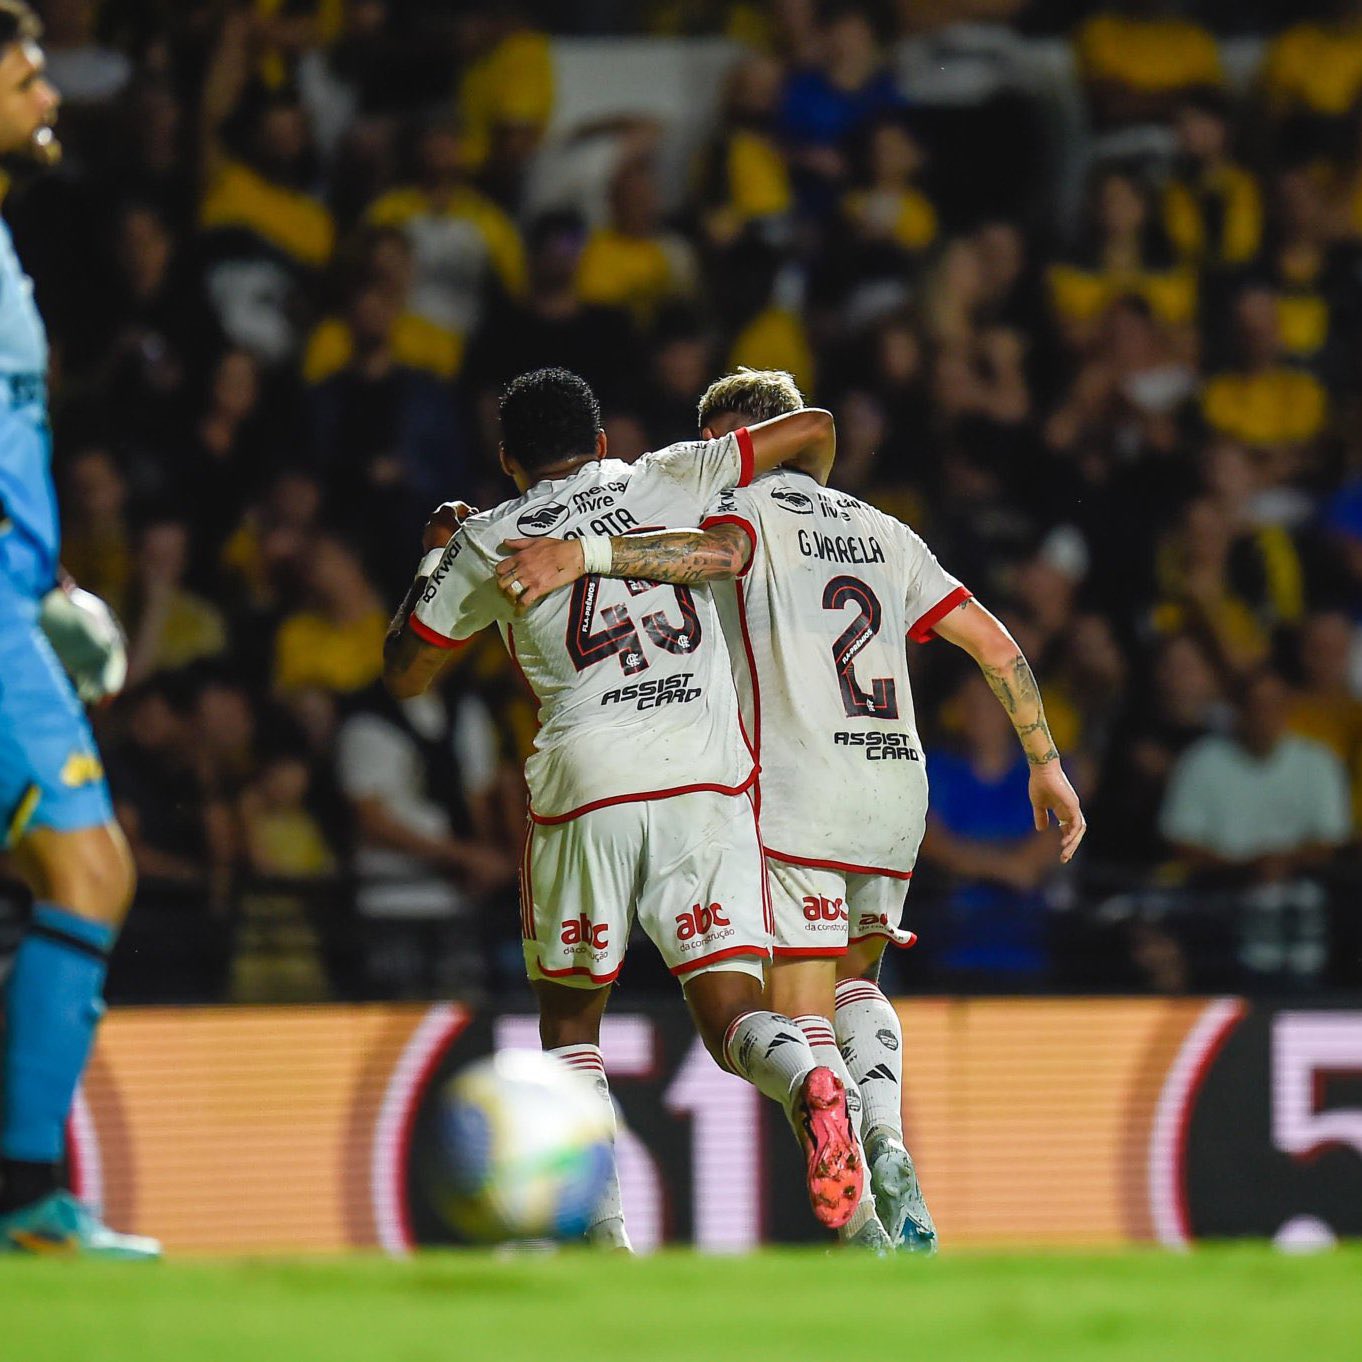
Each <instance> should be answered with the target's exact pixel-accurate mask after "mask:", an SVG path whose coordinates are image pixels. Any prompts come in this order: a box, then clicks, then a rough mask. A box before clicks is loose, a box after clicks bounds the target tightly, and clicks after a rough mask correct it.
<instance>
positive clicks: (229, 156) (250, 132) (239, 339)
mask: <svg viewBox="0 0 1362 1362" xmlns="http://www.w3.org/2000/svg"><path fill="white" fill-rule="evenodd" d="M249 40H250V19H249V16H247V15H245V14H243V13H241V12H240V11H237V12H234V13H233V14H232V15H230V16H229V17H228V18H227V19H226V20H225V21H224V24H223V27H222V31H221V35H220V41H219V43H218V47H217V50H216V51H215V53H214V54H213V59H212V63H211V65H210V67H209V69H208V72H207V74H206V76H205V79H204V86H203V94H202V115H201V116H202V120H203V156H204V192H203V198H202V201H201V203H200V205H199V225H200V227H201V228H202V231H203V237H202V241H203V247H204V250H205V252H206V254H207V257H208V260H209V264H208V268H207V274H206V278H207V283H208V291H209V295H210V297H211V298H212V301H213V305H214V307H215V308H216V310H217V313H218V317H219V319H220V321H221V323H222V327H223V329H224V330H225V331H226V333H227V335H228V336H229V337H230V338H231V340H232V341H233V342H234V343H235V344H237V345H240V346H242V347H243V348H245V349H247V350H250V351H251V352H252V353H253V354H255V355H257V356H258V357H259V358H260V359H261V360H262V361H264V362H265V363H270V364H277V363H281V362H283V361H285V360H288V359H291V358H292V357H293V356H294V355H295V354H296V353H297V352H298V349H299V347H300V345H301V343H302V336H301V335H300V334H299V332H298V327H297V317H298V315H299V313H300V310H301V307H302V298H303V296H304V295H305V294H306V292H307V290H309V289H310V288H311V287H312V286H313V281H314V275H315V272H316V271H318V270H320V269H321V268H322V267H323V266H324V265H325V264H326V263H327V261H328V260H330V258H331V251H332V248H333V246H334V244H335V223H334V222H333V220H332V217H331V214H330V213H329V212H328V211H327V209H326V207H325V205H324V204H323V203H321V202H320V200H319V199H318V198H317V197H316V196H315V195H314V194H313V193H312V173H313V170H314V158H313V154H312V146H311V142H310V133H309V129H308V124H307V118H306V116H305V114H304V112H303V109H302V107H301V105H300V104H299V103H298V102H297V100H296V98H295V97H293V96H291V95H289V94H288V93H286V92H283V91H281V92H278V93H275V94H272V95H270V96H268V97H262V98H259V99H256V100H254V101H252V103H251V104H250V105H248V106H247V107H246V108H244V109H243V110H238V102H239V101H240V100H241V96H242V93H243V91H244V90H245V88H246V84H247V81H248V79H249V77H250V43H249ZM234 116H235V118H236V119H238V120H239V122H240V124H241V125H242V126H240V128H239V129H238V128H236V127H234V128H233V129H232V130H231V137H230V142H229V140H228V132H227V129H226V127H225V125H226V124H227V122H228V120H229V118H233V117H234Z"/></svg>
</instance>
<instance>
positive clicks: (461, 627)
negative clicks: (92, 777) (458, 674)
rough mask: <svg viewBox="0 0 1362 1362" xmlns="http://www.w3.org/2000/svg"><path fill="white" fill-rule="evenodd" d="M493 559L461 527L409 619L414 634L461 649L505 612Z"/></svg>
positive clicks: (465, 528)
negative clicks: (463, 644)
mask: <svg viewBox="0 0 1362 1362" xmlns="http://www.w3.org/2000/svg"><path fill="white" fill-rule="evenodd" d="M505 600H506V598H505V597H504V596H503V595H502V594H501V592H500V591H499V590H498V589H497V584H496V574H495V572H494V569H493V560H492V559H491V558H490V557H489V556H488V555H487V553H486V551H485V550H484V549H483V548H482V546H481V545H480V544H479V543H478V542H477V540H476V539H475V538H474V537H473V536H472V535H471V534H470V533H469V532H468V527H467V526H463V527H461V528H460V529H459V530H458V532H457V533H456V534H455V535H454V537H453V538H452V539H451V540H450V541H449V543H448V545H447V546H446V548H445V554H444V557H443V558H441V559H440V561H439V563H437V564H436V566H435V571H434V572H432V573H431V574H430V580H429V581H427V582H426V589H425V592H424V593H423V595H422V596H421V599H420V600H419V601H417V602H416V608H415V609H414V610H413V611H412V612H411V616H410V618H409V620H408V623H409V624H410V625H411V629H412V632H413V633H414V634H416V635H417V636H418V637H419V638H420V639H422V640H423V641H424V642H426V643H430V644H433V645H434V646H435V647H437V648H457V647H458V646H459V644H461V643H466V642H467V641H468V640H469V639H470V638H472V636H473V635H474V634H476V633H477V632H478V630H479V629H485V628H486V627H487V626H488V625H489V624H493V623H495V622H496V621H497V620H499V619H501V618H502V617H503V614H504V613H505V606H504V603H505Z"/></svg>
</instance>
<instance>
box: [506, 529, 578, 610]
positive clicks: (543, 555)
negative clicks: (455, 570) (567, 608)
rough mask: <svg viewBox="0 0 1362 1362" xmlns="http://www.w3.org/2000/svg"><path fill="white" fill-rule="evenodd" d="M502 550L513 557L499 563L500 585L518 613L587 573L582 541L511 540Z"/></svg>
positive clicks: (549, 539)
mask: <svg viewBox="0 0 1362 1362" xmlns="http://www.w3.org/2000/svg"><path fill="white" fill-rule="evenodd" d="M501 547H502V551H503V552H505V553H508V554H510V557H509V558H503V559H502V560H501V562H499V563H498V564H497V585H498V586H499V587H500V588H501V589H502V591H503V592H504V593H505V596H506V599H507V600H508V601H510V602H511V604H512V605H514V606H515V608H516V609H517V610H528V609H529V608H530V606H532V605H533V604H534V603H535V602H536V601H539V600H543V598H544V597H545V596H547V595H548V594H549V593H550V592H551V591H557V590H558V589H559V587H564V586H571V585H572V583H573V582H575V581H576V580H577V578H578V577H580V576H581V575H582V573H583V571H584V570H585V565H584V564H583V562H582V545H581V541H580V540H578V539H553V538H548V539H508V540H507V541H506V542H505V543H504V544H503V545H502V546H501Z"/></svg>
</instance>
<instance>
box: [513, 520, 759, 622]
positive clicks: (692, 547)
mask: <svg viewBox="0 0 1362 1362" xmlns="http://www.w3.org/2000/svg"><path fill="white" fill-rule="evenodd" d="M503 547H505V548H506V549H509V550H510V551H511V556H510V557H509V558H503V559H502V560H501V562H499V563H498V564H497V585H498V586H500V587H501V589H502V591H503V592H505V594H506V596H507V598H508V599H509V600H511V601H512V602H514V603H515V605H516V607H517V608H518V609H522V610H524V609H527V608H528V607H529V606H532V605H533V604H534V603H535V602H536V601H538V600H542V599H543V598H544V597H545V596H547V595H548V594H549V593H550V592H552V591H557V590H558V589H559V588H560V587H564V586H571V585H572V583H573V582H575V581H576V580H577V578H578V577H580V576H582V574H583V572H584V571H585V568H584V567H583V564H582V545H581V543H580V541H579V540H576V539H508V540H507V541H506V543H505V545H504V546H503ZM610 548H611V552H612V556H613V561H612V563H611V566H610V571H609V572H608V573H606V574H605V575H606V576H609V577H627V578H629V579H630V580H631V581H643V582H673V583H675V584H676V585H677V586H698V585H701V584H703V583H705V582H722V581H728V580H730V579H731V578H734V577H738V576H741V575H742V572H743V569H744V568H746V566H747V564H748V562H749V561H750V560H751V557H752V541H751V539H750V538H749V537H748V534H747V531H746V530H744V529H743V528H742V527H741V526H739V525H731V524H726V525H715V526H714V527H713V529H709V530H656V531H653V532H652V533H650V534H622V535H617V536H616V537H615V538H613V539H611V541H610ZM516 583H518V584H519V588H523V590H521V589H519V588H518V587H517V586H516V585H514V584H516Z"/></svg>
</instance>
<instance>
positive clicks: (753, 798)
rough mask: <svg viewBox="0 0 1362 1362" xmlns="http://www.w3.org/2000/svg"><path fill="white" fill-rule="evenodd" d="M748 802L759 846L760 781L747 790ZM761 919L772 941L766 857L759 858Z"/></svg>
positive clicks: (772, 915) (773, 912)
mask: <svg viewBox="0 0 1362 1362" xmlns="http://www.w3.org/2000/svg"><path fill="white" fill-rule="evenodd" d="M747 799H748V803H750V804H751V806H752V825H753V827H754V828H755V829H756V833H757V846H758V847H760V846H761V782H760V781H757V782H756V784H754V785H753V787H752V788H751V789H750V790H749V791H748V792H747ZM761 920H762V925H763V926H764V927H765V928H766V935H767V936H769V937H770V938H771V939H772V940H773V941H774V940H775V935H776V910H775V908H774V907H773V906H772V904H771V881H770V880H769V879H768V878H767V875H766V857H765V856H763V857H762V858H761Z"/></svg>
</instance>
